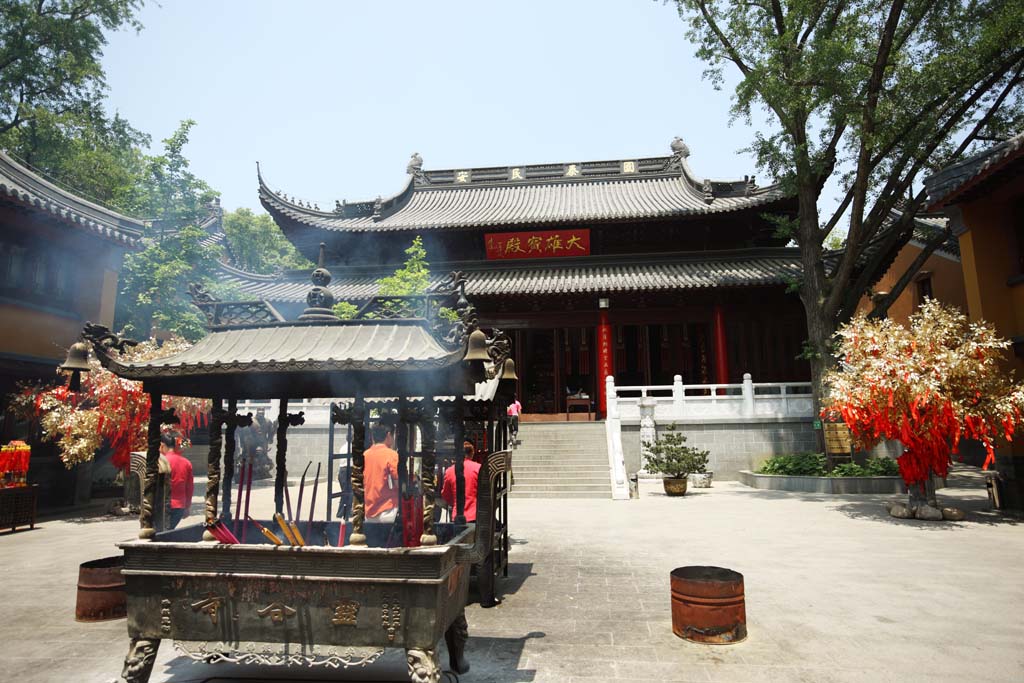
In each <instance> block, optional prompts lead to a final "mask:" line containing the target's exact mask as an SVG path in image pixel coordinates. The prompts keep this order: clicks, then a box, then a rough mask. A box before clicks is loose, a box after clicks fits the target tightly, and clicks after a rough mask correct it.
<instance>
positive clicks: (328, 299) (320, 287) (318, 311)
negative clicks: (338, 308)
mask: <svg viewBox="0 0 1024 683" xmlns="http://www.w3.org/2000/svg"><path fill="white" fill-rule="evenodd" d="M326 251H327V245H326V244H325V243H323V242H321V243H320V254H319V258H318V259H317V264H316V268H314V269H313V273H312V274H311V275H310V279H311V280H312V281H313V288H312V289H310V290H309V294H307V295H306V304H307V308H306V310H304V311H303V312H302V315H300V316H299V320H337V319H338V316H336V315H334V311H333V310H331V309H332V308H333V307H334V295H333V294H331V290H329V289H327V285H329V284H330V283H331V272H330V271H329V270H327V269H326V268H324V255H325V253H326Z"/></svg>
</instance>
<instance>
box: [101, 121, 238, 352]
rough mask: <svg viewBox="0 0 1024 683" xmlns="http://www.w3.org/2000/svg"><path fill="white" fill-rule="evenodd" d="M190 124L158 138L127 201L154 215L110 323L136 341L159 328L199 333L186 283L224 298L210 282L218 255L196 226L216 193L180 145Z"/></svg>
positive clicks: (131, 258)
mask: <svg viewBox="0 0 1024 683" xmlns="http://www.w3.org/2000/svg"><path fill="white" fill-rule="evenodd" d="M194 125H195V122H194V121H183V122H182V123H181V125H180V126H179V127H178V129H177V130H176V131H175V132H174V134H172V135H171V136H170V137H169V138H167V139H166V140H164V141H163V142H164V151H163V154H160V155H158V156H153V157H146V160H145V171H144V174H143V176H142V177H141V178H140V179H139V182H138V184H137V185H136V188H135V189H136V191H135V196H134V197H132V198H131V203H132V204H133V206H134V211H133V212H134V213H135V214H136V215H144V216H153V217H154V219H153V220H152V222H151V226H150V227H149V229H148V231H147V246H146V248H145V249H143V250H142V251H141V252H138V253H135V254H129V255H128V256H127V257H126V258H125V264H124V268H123V270H122V272H121V294H120V296H119V297H118V301H117V317H116V325H117V326H118V327H119V328H123V329H124V331H125V332H126V333H127V334H129V335H131V336H135V337H137V338H138V337H141V338H146V337H149V336H150V332H151V331H152V330H154V329H160V330H167V331H170V332H174V333H176V334H178V335H180V336H182V337H184V338H185V339H188V340H190V341H194V340H196V339H198V338H199V337H201V336H202V335H203V334H204V329H203V318H202V315H201V314H200V313H199V311H198V310H196V309H195V308H194V307H193V306H192V305H191V299H190V297H189V295H188V285H189V284H190V283H193V282H197V283H200V284H203V285H204V286H205V287H206V288H207V289H208V291H211V292H213V293H215V294H217V295H219V296H222V297H226V296H228V295H229V294H230V292H227V291H225V290H224V289H223V288H222V287H221V286H219V285H218V283H217V281H216V280H215V275H216V270H217V261H218V259H219V258H220V257H221V256H222V253H221V250H220V248H219V247H217V246H209V245H206V244H204V243H203V242H204V239H205V238H206V237H207V234H206V232H205V231H204V230H203V229H202V228H200V227H198V225H199V223H201V222H202V220H203V219H204V218H206V217H207V216H208V215H209V212H210V208H209V207H210V203H211V201H212V200H213V199H214V198H215V197H216V196H217V193H216V192H214V191H213V190H212V189H211V188H210V186H209V185H207V184H206V183H205V182H204V181H203V180H201V179H199V178H197V177H196V176H195V175H194V174H193V173H192V172H191V171H190V170H189V163H188V159H187V158H186V157H185V155H184V151H183V148H184V146H185V145H186V144H187V143H188V134H189V131H190V130H191V128H192V126H194Z"/></svg>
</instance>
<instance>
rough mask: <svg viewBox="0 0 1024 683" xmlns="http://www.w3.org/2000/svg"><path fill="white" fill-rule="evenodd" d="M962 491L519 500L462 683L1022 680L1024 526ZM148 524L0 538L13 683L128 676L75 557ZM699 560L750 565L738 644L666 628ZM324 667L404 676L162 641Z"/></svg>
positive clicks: (104, 521)
mask: <svg viewBox="0 0 1024 683" xmlns="http://www.w3.org/2000/svg"><path fill="white" fill-rule="evenodd" d="M950 484H951V487H950V488H948V489H945V490H943V491H941V492H940V497H941V498H942V499H943V500H944V501H946V502H948V503H954V504H958V505H962V506H963V507H965V508H967V509H968V510H969V516H968V519H967V520H966V521H964V522H960V523H951V522H942V523H926V522H914V521H911V522H906V521H897V520H893V519H890V518H889V517H888V516H887V515H886V513H885V510H884V509H883V508H882V506H881V503H882V501H884V500H886V499H887V498H889V497H886V496H877V497H876V496H831V497H826V496H821V495H812V494H790V493H779V492H768V491H756V490H752V489H748V488H745V487H743V486H741V485H739V484H735V483H731V482H717V483H716V484H715V486H714V488H712V489H710V490H705V491H701V490H697V491H691V492H690V493H688V494H687V495H686V497H685V498H682V499H669V498H666V497H664V496H663V495H660V493H659V488H660V484H658V483H657V482H652V483H650V484H646V483H645V484H644V489H643V491H642V493H643V495H642V497H641V499H640V500H633V501H620V502H614V501H610V500H544V499H515V498H513V499H512V501H511V504H510V508H511V510H510V519H511V525H510V526H511V529H512V531H513V537H514V547H513V549H512V553H511V562H512V565H511V568H510V576H509V578H508V579H507V580H506V581H505V601H504V603H503V604H502V605H500V606H499V607H497V608H494V609H490V610H484V609H480V608H479V607H478V606H477V605H475V604H474V605H471V606H470V607H469V608H468V614H467V616H468V619H469V628H470V641H469V646H468V653H467V656H468V658H469V660H470V663H471V665H472V667H473V670H472V671H470V672H469V673H468V674H466V675H464V676H461V677H459V678H458V680H460V681H462V682H465V683H472V682H473V681H496V682H497V681H502V682H508V683H518V682H526V681H537V682H542V681H544V682H546V681H577V680H614V679H619V680H632V681H730V682H736V683H739V682H742V681H812V682H815V683H819V682H826V681H873V682H874V681H877V682H883V681H892V682H901V683H902V682H906V681H930V682H944V681H949V682H954V681H956V682H961V681H972V682H973V681H1019V680H1022V679H1024V622H1022V620H1021V619H1020V615H1021V613H1022V611H1024V581H1021V577H1020V561H1021V557H1024V526H1022V525H1021V524H1018V523H1015V522H1014V521H1013V520H1007V519H1003V518H1001V517H998V516H995V515H993V514H992V513H986V512H985V511H984V510H985V508H986V507H987V505H986V503H987V500H986V499H985V493H984V489H982V488H979V484H980V480H979V478H978V476H977V474H975V473H972V472H963V473H961V474H958V475H957V476H955V477H953V478H951V480H950ZM199 488H200V487H199V486H197V492H198V490H199ZM253 500H254V502H253V508H254V510H256V508H257V507H258V508H259V511H263V509H264V508H265V509H266V510H269V509H270V508H271V507H272V491H271V490H270V489H266V488H264V489H257V490H256V491H254V496H253ZM198 502H199V499H198V498H197V499H196V503H198ZM195 509H196V510H198V505H196V507H195ZM254 514H256V513H255V512H254ZM136 529H137V521H135V520H134V519H118V518H110V517H104V516H96V517H80V516H76V517H65V518H63V519H54V520H50V521H44V522H43V523H42V524H40V525H39V527H37V529H36V530H34V531H26V532H18V533H15V534H10V533H6V534H0V577H2V578H3V591H2V594H3V607H4V616H5V618H4V619H3V620H2V622H0V654H2V657H3V658H2V669H0V670H2V671H3V676H2V678H3V680H5V681H24V682H34V681H74V682H76V683H77V682H81V683H88V682H93V681H97V682H99V681H102V682H107V681H111V680H113V679H114V678H116V675H117V674H118V673H119V672H120V668H121V662H122V659H123V657H124V655H125V652H126V648H127V644H128V641H127V637H126V633H125V622H124V620H119V621H114V622H106V623H99V624H78V623H76V622H75V621H74V602H75V582H76V579H77V569H78V565H79V563H81V562H84V561H86V560H90V559H96V558H99V557H103V556H106V555H110V554H113V553H114V551H115V549H114V547H113V543H114V542H115V541H116V540H118V539H123V538H128V537H131V536H133V535H134V533H135V530H136ZM687 564H715V565H721V566H725V567H729V568H732V569H735V570H737V571H740V572H742V573H743V574H744V576H745V581H746V599H747V623H748V630H749V638H748V639H747V641H746V642H743V643H740V644H736V645H731V646H717V647H715V646H700V645H695V644H691V643H687V642H685V641H682V640H680V639H679V638H677V637H675V636H674V635H673V634H672V630H671V615H670V612H669V601H670V597H669V586H668V575H669V572H670V571H671V570H672V569H673V568H674V567H678V566H681V565H687ZM442 656H443V657H444V653H442ZM332 675H333V676H334V679H335V680H351V681H391V680H407V679H405V678H404V676H405V664H404V659H403V658H402V657H401V653H399V652H397V651H396V652H389V653H388V655H387V656H386V657H384V658H382V659H381V660H380V661H378V662H377V663H376V664H374V665H372V666H371V667H369V668H367V669H358V670H356V669H350V670H348V671H346V672H331V673H329V674H324V673H320V674H319V675H318V674H315V673H312V672H310V671H309V670H274V669H256V668H244V669H243V668H236V667H231V666H225V665H221V666H205V665H197V664H193V663H191V662H190V661H189V660H185V659H184V658H181V657H178V656H177V654H176V652H175V650H174V649H173V648H172V647H170V644H169V643H165V644H164V645H163V646H162V648H161V650H160V655H159V657H158V659H157V664H156V667H155V669H154V674H153V678H152V680H153V681H154V682H159V683H162V682H173V683H185V682H189V681H196V682H198V681H211V682H221V681H227V680H247V681H264V682H267V681H274V680H300V681H308V680H325V679H327V678H330V677H331V676H332ZM318 676H319V677H318ZM444 680H448V681H454V680H456V679H455V677H454V676H452V675H448V676H447V678H446V679H444Z"/></svg>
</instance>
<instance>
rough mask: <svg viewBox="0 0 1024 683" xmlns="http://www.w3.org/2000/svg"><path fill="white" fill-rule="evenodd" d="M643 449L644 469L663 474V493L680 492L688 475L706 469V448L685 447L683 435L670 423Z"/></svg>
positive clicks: (676, 494)
mask: <svg viewBox="0 0 1024 683" xmlns="http://www.w3.org/2000/svg"><path fill="white" fill-rule="evenodd" d="M644 448H645V449H646V450H647V471H648V472H653V473H655V474H663V475H664V478H663V479H662V480H661V482H662V486H664V487H665V494H666V495H669V496H681V495H684V494H685V493H686V482H687V477H688V475H690V474H704V473H706V472H707V467H708V455H709V453H708V451H702V450H700V449H699V448H693V447H691V446H687V445H686V437H685V436H683V435H682V434H681V433H680V432H677V431H676V426H675V425H674V424H673V425H669V426H668V427H667V428H666V429H665V431H664V432H662V434H661V436H659V437H658V438H657V439H655V440H654V443H650V442H644ZM709 485H710V481H709Z"/></svg>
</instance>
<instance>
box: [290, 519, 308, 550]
mask: <svg viewBox="0 0 1024 683" xmlns="http://www.w3.org/2000/svg"><path fill="white" fill-rule="evenodd" d="M288 525H289V526H290V527H291V530H292V536H293V537H294V538H295V545H297V546H299V547H300V548H301V547H303V546H305V545H306V539H304V538H303V537H302V534H300V533H299V525H298V524H296V523H295V522H288Z"/></svg>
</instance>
